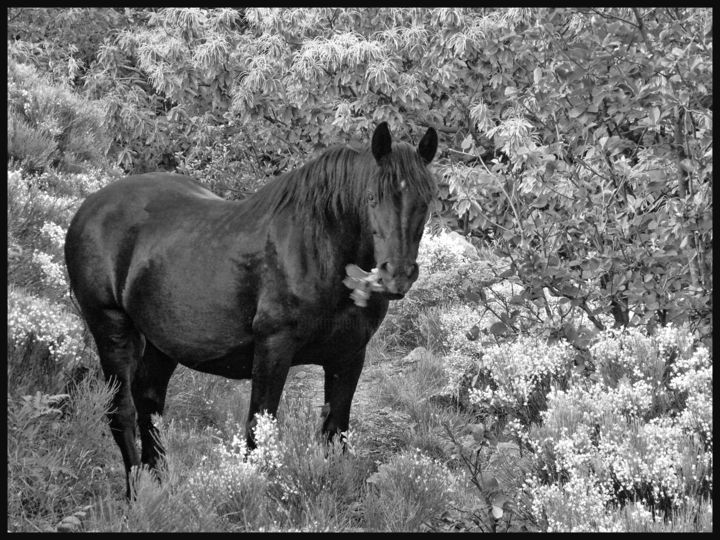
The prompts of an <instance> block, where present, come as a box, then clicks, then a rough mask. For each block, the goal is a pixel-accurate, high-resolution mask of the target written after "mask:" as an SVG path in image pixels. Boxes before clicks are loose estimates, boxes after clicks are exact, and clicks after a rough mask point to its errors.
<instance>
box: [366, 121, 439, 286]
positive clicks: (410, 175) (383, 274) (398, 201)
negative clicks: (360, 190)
mask: <svg viewBox="0 0 720 540" xmlns="http://www.w3.org/2000/svg"><path fill="white" fill-rule="evenodd" d="M437 144H438V139H437V133H436V132H435V130H434V129H433V128H428V130H427V132H426V133H425V135H424V136H423V138H422V140H421V141H420V144H419V145H418V147H417V148H414V147H412V146H410V145H409V144H406V143H398V144H395V145H393V144H392V138H391V136H390V130H389V129H388V126H387V123H386V122H383V123H381V124H380V125H379V126H377V128H376V129H375V133H373V137H372V153H373V156H375V160H376V162H377V165H378V167H379V171H378V176H377V183H376V185H375V186H371V187H370V190H369V192H368V214H369V223H370V227H371V229H372V234H373V244H374V250H375V261H376V264H377V267H378V269H379V274H380V279H381V284H382V285H383V287H384V289H385V294H386V295H387V296H389V297H390V298H395V299H396V298H402V297H403V296H404V295H405V293H406V292H407V291H408V289H410V286H411V285H412V284H413V283H414V282H415V280H416V279H417V277H418V265H417V263H416V262H415V260H416V259H417V253H418V247H419V245H420V238H422V233H423V228H424V227H425V222H426V221H427V217H428V206H429V204H430V202H431V201H432V198H433V197H434V196H435V194H436V192H437V187H436V184H435V179H434V178H433V176H432V175H431V173H430V171H429V170H428V167H427V165H428V164H429V163H430V161H432V159H433V157H434V156H435V151H436V150H437Z"/></svg>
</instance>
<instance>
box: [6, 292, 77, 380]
mask: <svg viewBox="0 0 720 540" xmlns="http://www.w3.org/2000/svg"><path fill="white" fill-rule="evenodd" d="M30 344H34V345H37V346H40V347H46V348H47V350H48V353H49V355H50V358H51V359H52V360H53V361H54V362H56V363H58V364H61V365H62V366H63V368H64V369H70V368H73V367H74V366H76V365H77V364H78V362H80V360H81V358H82V353H83V351H84V350H85V343H84V340H83V323H82V321H81V320H80V319H79V318H78V317H76V316H75V315H73V314H71V313H69V312H68V311H66V310H64V309H63V308H62V306H60V305H59V304H54V303H52V302H50V301H48V300H46V299H44V298H40V297H36V296H32V295H28V294H25V293H23V292H22V291H20V290H18V289H15V288H10V289H9V290H8V345H9V346H11V347H15V348H16V349H20V348H22V347H23V346H27V345H30Z"/></svg>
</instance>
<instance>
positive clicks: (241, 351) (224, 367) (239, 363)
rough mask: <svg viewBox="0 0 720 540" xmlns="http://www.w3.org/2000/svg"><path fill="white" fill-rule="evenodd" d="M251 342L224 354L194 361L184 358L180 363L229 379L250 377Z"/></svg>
mask: <svg viewBox="0 0 720 540" xmlns="http://www.w3.org/2000/svg"><path fill="white" fill-rule="evenodd" d="M253 351H254V347H253V343H252V342H250V343H248V344H246V345H242V346H239V347H237V348H235V349H232V350H230V351H229V352H228V353H227V354H226V355H224V356H221V357H219V358H213V359H209V360H200V361H196V360H193V359H190V358H184V359H183V360H182V361H180V363H181V364H182V365H184V366H186V367H189V368H190V369H194V370H196V371H201V372H203V373H210V374H212V375H220V376H223V377H227V378H229V379H249V378H251V377H252V365H253Z"/></svg>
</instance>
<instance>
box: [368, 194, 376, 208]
mask: <svg viewBox="0 0 720 540" xmlns="http://www.w3.org/2000/svg"><path fill="white" fill-rule="evenodd" d="M368 202H369V203H370V206H375V205H376V204H377V199H376V198H375V194H374V193H368Z"/></svg>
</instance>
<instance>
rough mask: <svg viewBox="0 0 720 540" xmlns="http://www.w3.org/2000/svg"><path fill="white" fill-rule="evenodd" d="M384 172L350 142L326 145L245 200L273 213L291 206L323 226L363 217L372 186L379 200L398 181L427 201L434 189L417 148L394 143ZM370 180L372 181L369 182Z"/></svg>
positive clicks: (395, 190)
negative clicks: (306, 160) (418, 155)
mask: <svg viewBox="0 0 720 540" xmlns="http://www.w3.org/2000/svg"><path fill="white" fill-rule="evenodd" d="M383 159H389V160H390V167H387V168H385V169H384V170H385V171H387V173H386V174H378V172H379V171H378V169H377V165H376V163H375V158H374V157H373V155H372V153H371V152H370V151H369V150H367V149H365V150H360V149H355V148H350V147H348V146H336V147H332V148H329V149H328V150H326V151H324V152H323V153H322V154H320V155H319V156H318V157H317V158H315V159H313V160H312V161H309V162H308V163H306V164H304V165H303V166H301V167H299V168H297V169H294V170H292V171H289V172H287V173H284V174H282V175H280V176H279V177H277V178H275V179H273V180H271V181H270V182H268V183H267V184H266V185H265V186H263V187H262V188H260V189H259V190H258V191H257V192H256V193H255V194H253V195H252V196H251V197H250V198H249V199H247V203H248V204H249V205H250V206H251V207H252V209H253V211H254V212H256V213H262V214H265V215H274V214H276V213H277V212H280V211H281V210H283V209H285V208H287V207H288V206H289V205H293V206H294V209H295V212H296V216H298V217H300V219H302V220H306V221H307V222H309V223H314V224H315V226H316V227H319V228H323V226H325V225H327V224H328V223H329V222H331V221H333V220H338V219H343V220H345V219H351V218H353V217H359V216H361V212H360V211H359V210H360V209H362V208H365V205H366V204H367V195H368V193H369V192H370V191H371V190H372V191H374V193H375V196H376V198H377V199H378V200H382V199H383V198H385V197H387V196H391V195H392V194H393V193H398V192H399V191H400V189H402V187H401V185H400V184H401V182H403V181H404V182H405V183H406V186H407V188H408V189H411V190H414V191H416V192H417V194H418V196H419V197H420V198H421V199H422V200H423V201H425V202H426V203H429V202H430V200H431V199H432V198H433V197H434V196H435V193H436V190H437V187H436V184H435V181H434V179H433V177H432V175H431V174H430V173H429V172H428V170H427V169H426V168H425V167H424V166H422V164H421V161H420V160H419V159H418V157H417V153H416V149H415V148H414V147H413V146H411V145H409V144H407V143H403V142H399V143H395V144H393V147H392V152H391V153H389V154H388V155H387V156H385V157H384V158H383ZM373 183H374V184H375V185H374V186H373Z"/></svg>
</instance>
